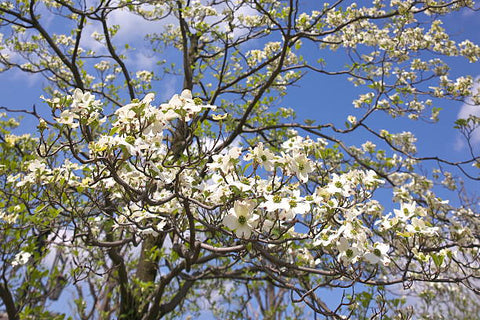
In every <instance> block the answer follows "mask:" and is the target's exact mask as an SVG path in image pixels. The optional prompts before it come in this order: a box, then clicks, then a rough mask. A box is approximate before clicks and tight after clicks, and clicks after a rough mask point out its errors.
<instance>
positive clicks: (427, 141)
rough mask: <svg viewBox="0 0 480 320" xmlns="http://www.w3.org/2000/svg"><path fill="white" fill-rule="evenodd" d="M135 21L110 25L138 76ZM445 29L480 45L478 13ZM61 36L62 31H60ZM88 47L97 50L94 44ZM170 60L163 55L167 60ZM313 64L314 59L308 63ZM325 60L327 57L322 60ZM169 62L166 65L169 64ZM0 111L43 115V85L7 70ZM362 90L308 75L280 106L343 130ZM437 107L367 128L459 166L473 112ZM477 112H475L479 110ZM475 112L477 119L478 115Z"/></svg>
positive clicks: (162, 92)
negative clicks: (462, 119) (435, 113)
mask: <svg viewBox="0 0 480 320" xmlns="http://www.w3.org/2000/svg"><path fill="white" fill-rule="evenodd" d="M138 19H139V18H136V17H134V16H132V15H130V14H127V13H119V14H118V15H116V16H115V17H114V19H113V20H114V21H117V22H118V23H121V24H122V25H123V27H124V28H123V29H121V31H120V33H119V35H118V37H117V39H118V41H119V42H125V43H126V42H134V43H136V44H137V45H138V47H139V49H138V50H137V51H135V52H134V53H133V55H134V56H133V58H132V59H131V61H132V62H131V66H132V67H134V69H136V70H143V69H147V70H148V69H149V68H152V69H155V68H158V67H157V66H155V61H154V60H155V59H154V58H155V57H154V56H150V55H148V54H146V50H144V45H145V44H144V43H143V42H142V41H141V40H139V39H141V38H142V35H144V34H146V33H147V32H148V31H149V30H150V29H149V27H146V26H145V25H144V24H143V23H141V21H140V20H138ZM442 20H443V21H444V27H445V28H446V29H447V30H449V31H450V34H451V35H453V38H454V39H455V40H458V41H461V40H463V39H470V40H472V41H473V42H475V43H480V32H479V30H480V19H479V14H478V13H473V12H471V11H466V10H464V11H461V12H457V13H454V14H452V15H450V16H447V17H444V18H442ZM51 28H52V30H55V29H57V28H61V27H60V26H59V25H56V24H55V22H53V21H52V22H51ZM89 28H90V29H89V32H90V31H91V32H93V31H94V29H95V26H90V27H89ZM58 30H61V29H58ZM0 32H1V31H0ZM90 45H92V46H95V44H94V43H93V42H92V43H90ZM168 58H172V56H171V54H167V59H168ZM307 58H312V59H314V58H315V57H313V56H312V57H307ZM325 59H327V57H325ZM328 59H333V60H330V63H331V64H340V65H341V64H342V63H343V61H342V55H341V54H336V53H331V54H329V56H328ZM448 61H449V62H451V64H450V66H451V68H452V69H451V75H450V78H455V77H458V76H462V75H471V76H473V77H477V76H479V75H480V63H474V64H472V63H468V61H466V60H465V59H460V58H452V59H448ZM167 62H168V61H167ZM0 83H1V84H2V85H1V86H0V97H1V99H0V106H5V107H9V108H13V109H31V108H32V106H33V105H36V106H37V109H38V110H40V112H45V111H46V107H47V106H46V104H44V102H43V101H42V100H41V99H40V96H41V95H42V94H44V93H43V92H42V87H43V86H44V85H46V81H45V80H44V79H43V78H42V77H41V76H38V75H31V74H24V73H21V72H19V71H16V70H9V71H6V72H3V73H1V74H0ZM181 85H182V83H181V81H179V80H174V79H172V78H169V80H165V81H163V82H159V83H158V84H156V87H155V89H157V90H156V91H157V92H158V93H159V94H158V97H157V100H156V103H157V104H160V103H162V102H164V101H165V100H167V99H168V98H169V97H170V96H171V95H172V94H174V93H179V92H180V91H181V89H182V88H181ZM361 90H362V89H355V88H354V87H353V85H352V84H351V83H350V82H348V81H347V80H346V77H342V76H340V77H331V76H318V75H314V74H311V73H309V74H307V75H306V76H305V78H304V79H303V80H302V81H301V82H300V83H299V86H298V87H293V88H290V89H289V91H288V94H287V96H286V97H285V98H284V99H283V101H282V105H283V106H287V107H292V108H293V109H295V110H296V112H297V115H298V119H299V120H300V121H301V120H303V119H315V120H317V122H316V123H325V122H333V123H335V124H337V125H339V126H340V125H341V124H342V123H344V122H345V120H346V118H347V116H348V115H350V114H351V115H358V110H355V109H354V108H353V106H352V100H353V99H355V98H356V95H357V94H358V93H359V92H360V91H361ZM438 107H441V108H442V109H443V111H442V113H441V115H440V121H439V122H438V123H436V124H433V125H432V124H426V123H424V122H422V121H416V122H415V121H411V120H405V119H391V118H389V117H386V116H377V117H375V118H374V119H375V121H371V122H370V124H371V125H372V126H373V127H375V128H385V129H388V130H389V131H391V132H401V131H412V132H414V133H415V135H416V136H417V138H418V141H419V143H418V149H419V154H420V155H421V156H442V157H449V159H452V160H461V159H465V158H466V157H468V155H467V154H466V152H467V149H466V146H465V145H464V143H462V139H461V137H460V135H459V133H458V132H457V130H455V129H453V123H454V121H455V120H456V119H457V117H458V115H459V113H461V112H462V110H463V111H465V110H467V109H468V110H469V111H473V110H474V109H473V108H468V107H466V106H463V105H462V104H461V103H458V102H451V101H446V100H443V101H441V102H439V104H438ZM477 109H479V107H477ZM473 112H476V114H477V115H479V116H480V111H479V110H477V111H473ZM35 126H36V122H35V121H34V120H33V119H30V120H26V121H24V122H23V123H22V126H21V127H20V128H19V130H18V132H22V133H25V132H34V131H35V129H34V128H35ZM476 134H477V135H476V137H477V138H476V140H475V141H476V148H477V150H478V148H479V146H480V130H478V131H477V133H476ZM369 139H371V137H369V136H367V135H366V134H365V132H364V131H361V130H359V131H355V132H354V133H352V134H350V135H348V136H346V137H345V140H346V141H348V142H349V143H354V144H357V145H360V144H361V143H363V142H365V140H369ZM468 186H471V187H472V189H473V190H475V188H477V189H478V183H475V182H471V181H470V182H468ZM332 298H335V297H333V296H332Z"/></svg>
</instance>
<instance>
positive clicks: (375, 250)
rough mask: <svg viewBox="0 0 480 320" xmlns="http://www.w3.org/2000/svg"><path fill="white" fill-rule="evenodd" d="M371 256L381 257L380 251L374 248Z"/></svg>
mask: <svg viewBox="0 0 480 320" xmlns="http://www.w3.org/2000/svg"><path fill="white" fill-rule="evenodd" d="M373 254H374V255H376V256H377V257H381V256H382V252H381V251H380V249H378V248H376V249H374V250H373Z"/></svg>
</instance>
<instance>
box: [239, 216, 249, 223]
mask: <svg viewBox="0 0 480 320" xmlns="http://www.w3.org/2000/svg"><path fill="white" fill-rule="evenodd" d="M238 223H240V224H242V225H243V224H245V223H247V218H245V216H240V217H238Z"/></svg>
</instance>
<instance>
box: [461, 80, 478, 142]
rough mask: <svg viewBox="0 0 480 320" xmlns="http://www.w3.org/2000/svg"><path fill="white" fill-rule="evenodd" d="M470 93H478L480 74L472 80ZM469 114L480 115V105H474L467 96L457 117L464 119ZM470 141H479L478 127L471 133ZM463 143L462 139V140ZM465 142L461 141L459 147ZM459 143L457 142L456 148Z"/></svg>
mask: <svg viewBox="0 0 480 320" xmlns="http://www.w3.org/2000/svg"><path fill="white" fill-rule="evenodd" d="M472 93H473V94H474V95H475V94H480V76H477V77H476V78H475V80H474V85H473V87H472ZM470 115H473V116H477V117H480V105H475V104H474V102H473V99H472V97H469V98H467V100H466V101H465V103H464V104H463V105H462V106H461V107H460V111H459V112H458V115H457V119H460V118H463V119H466V118H468V117H469V116H470ZM471 142H472V143H475V144H477V143H479V142H480V129H478V128H477V129H476V130H475V131H474V132H473V134H472V140H471ZM462 143H463V141H462ZM464 145H465V144H464V143H463V144H462V145H460V147H459V149H461V148H462V146H464ZM458 146H459V145H458V144H457V146H456V148H457V147H458Z"/></svg>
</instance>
